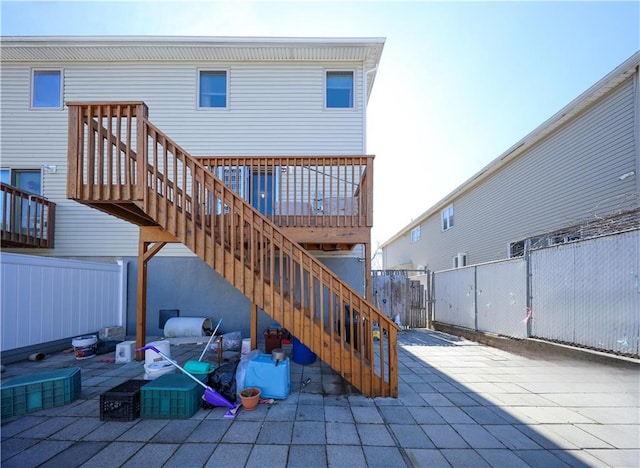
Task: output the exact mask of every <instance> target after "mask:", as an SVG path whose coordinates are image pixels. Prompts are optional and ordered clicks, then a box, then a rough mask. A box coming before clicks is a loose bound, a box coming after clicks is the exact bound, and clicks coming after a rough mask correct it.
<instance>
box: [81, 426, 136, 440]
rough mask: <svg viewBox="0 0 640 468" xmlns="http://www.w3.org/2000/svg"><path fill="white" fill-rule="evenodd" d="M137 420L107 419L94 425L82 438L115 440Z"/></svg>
mask: <svg viewBox="0 0 640 468" xmlns="http://www.w3.org/2000/svg"><path fill="white" fill-rule="evenodd" d="M136 423H137V421H128V422H124V421H107V422H105V423H104V424H101V425H100V426H98V427H96V428H95V429H94V430H93V431H91V432H89V433H88V434H86V435H85V436H84V437H83V438H82V440H86V441H101V440H103V441H105V442H111V441H113V440H116V439H117V438H118V437H120V436H121V435H122V434H124V433H125V432H127V431H128V430H129V429H131V428H132V427H133V426H134V425H135V424H136Z"/></svg>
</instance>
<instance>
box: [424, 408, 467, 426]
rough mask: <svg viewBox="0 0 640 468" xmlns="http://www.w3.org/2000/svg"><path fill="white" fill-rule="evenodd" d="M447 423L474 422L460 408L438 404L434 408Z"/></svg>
mask: <svg viewBox="0 0 640 468" xmlns="http://www.w3.org/2000/svg"><path fill="white" fill-rule="evenodd" d="M434 409H435V410H436V411H437V412H438V413H439V414H440V416H442V419H444V421H445V422H446V423H448V424H475V423H476V422H475V421H474V420H473V419H471V418H470V417H469V415H468V414H467V413H465V412H464V411H462V410H461V409H460V408H455V407H453V406H438V407H436V408H434Z"/></svg>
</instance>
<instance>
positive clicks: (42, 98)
mask: <svg viewBox="0 0 640 468" xmlns="http://www.w3.org/2000/svg"><path fill="white" fill-rule="evenodd" d="M31 108H32V109H61V108H62V70H33V71H32V74H31Z"/></svg>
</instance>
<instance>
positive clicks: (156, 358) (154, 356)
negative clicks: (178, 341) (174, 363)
mask: <svg viewBox="0 0 640 468" xmlns="http://www.w3.org/2000/svg"><path fill="white" fill-rule="evenodd" d="M147 346H153V347H154V348H156V349H157V350H158V351H160V352H161V353H164V354H166V355H167V356H169V357H171V343H169V341H168V340H163V341H152V342H151V343H147ZM164 360H165V359H164V358H163V357H162V356H160V355H159V354H158V353H156V352H155V351H154V350H153V349H147V350H145V352H144V365H145V366H148V365H150V364H153V363H156V362H162V361H164ZM165 362H166V361H165Z"/></svg>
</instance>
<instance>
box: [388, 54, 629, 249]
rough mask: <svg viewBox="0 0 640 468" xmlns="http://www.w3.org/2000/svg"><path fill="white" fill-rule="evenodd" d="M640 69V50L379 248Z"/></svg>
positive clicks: (564, 122)
mask: <svg viewBox="0 0 640 468" xmlns="http://www.w3.org/2000/svg"><path fill="white" fill-rule="evenodd" d="M639 66H640V50H639V51H636V52H635V53H634V54H633V55H632V56H631V57H629V58H628V59H627V60H625V61H624V62H622V63H621V64H620V65H618V66H617V67H616V68H614V69H613V70H612V71H611V72H610V73H608V74H607V75H605V76H604V77H603V78H602V79H600V80H599V81H598V82H596V83H595V84H594V85H592V86H591V87H589V88H588V89H587V90H586V91H584V92H583V93H582V94H580V95H579V96H578V97H576V98H575V99H573V100H572V101H571V102H570V103H569V104H567V105H566V106H564V107H563V108H562V109H560V110H559V111H558V112H556V113H555V114H554V115H553V116H551V117H550V118H549V119H547V120H546V121H544V122H543V123H542V124H541V125H539V126H538V127H536V128H535V129H534V130H533V131H532V132H530V133H529V134H527V135H526V136H525V137H524V138H522V139H521V140H519V141H518V142H517V143H515V144H514V145H512V146H511V147H510V148H509V149H507V150H506V151H505V152H504V153H502V154H501V155H500V156H498V157H497V158H495V159H494V160H493V161H491V162H490V163H489V164H487V165H486V166H484V167H483V168H482V169H480V170H479V171H478V172H476V173H475V174H474V175H472V176H471V177H470V178H469V179H467V180H466V181H464V182H463V183H462V184H460V185H459V186H458V187H456V188H455V189H454V190H453V191H452V192H450V193H449V194H448V195H446V196H445V197H444V198H442V199H440V201H438V202H436V203H435V204H434V205H432V206H431V207H430V208H428V209H427V210H426V211H424V212H423V213H422V214H421V215H420V216H418V217H417V218H415V219H413V220H412V221H411V222H410V223H409V224H407V225H406V226H405V227H403V228H402V229H400V230H399V231H398V232H397V233H396V234H394V235H393V236H391V237H390V238H389V239H388V240H386V241H384V242H383V243H382V244H380V247H379V248H381V249H383V248H385V247H387V246H388V245H389V244H391V243H392V242H394V241H395V240H397V239H399V238H400V237H402V236H403V235H405V234H406V233H408V232H409V231H410V230H411V229H413V228H415V227H417V226H418V225H419V224H421V223H422V222H423V221H424V220H426V219H427V218H429V217H430V216H431V215H433V214H434V213H437V212H438V211H440V210H441V209H442V208H444V207H445V206H447V205H449V204H450V203H452V202H453V201H454V200H455V199H456V198H457V197H459V196H460V195H462V194H463V193H465V192H466V191H468V190H470V189H471V188H473V187H475V186H476V185H477V184H479V183H480V182H481V181H482V180H484V179H485V178H487V177H489V176H490V175H491V174H493V173H494V172H496V171H497V170H498V169H500V168H501V167H502V166H504V165H505V164H507V163H509V162H511V161H513V160H514V159H516V158H518V157H519V156H521V155H522V154H523V153H524V152H525V151H526V150H528V149H529V148H531V147H532V146H534V145H536V144H537V143H538V142H540V141H541V140H542V139H543V138H545V137H546V136H548V135H549V134H551V133H553V132H554V131H556V130H557V129H558V128H560V127H561V126H563V125H564V124H566V123H567V122H569V121H570V120H572V119H573V118H575V117H576V116H577V115H578V114H580V113H582V111H584V110H585V109H587V108H588V107H590V106H591V105H592V104H594V103H595V102H596V101H597V100H598V99H599V98H601V97H602V96H603V95H605V94H606V93H607V92H609V91H610V90H611V89H613V88H615V87H616V86H617V85H619V84H620V83H622V82H623V81H625V80H626V79H627V78H628V77H629V76H631V75H633V73H635V72H636V69H637V68H638V67H639Z"/></svg>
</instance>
